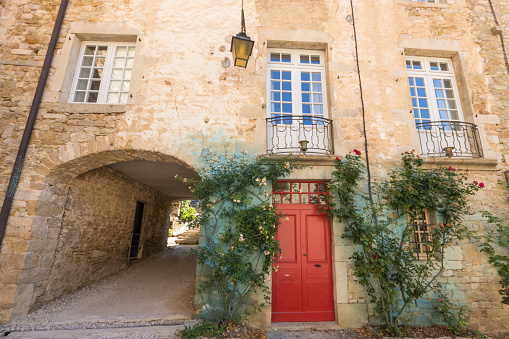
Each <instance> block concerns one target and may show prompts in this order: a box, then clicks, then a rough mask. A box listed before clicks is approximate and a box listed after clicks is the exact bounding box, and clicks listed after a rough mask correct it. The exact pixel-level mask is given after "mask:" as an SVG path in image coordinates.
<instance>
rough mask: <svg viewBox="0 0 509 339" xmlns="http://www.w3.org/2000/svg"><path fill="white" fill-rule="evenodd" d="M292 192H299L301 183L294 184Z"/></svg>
mask: <svg viewBox="0 0 509 339" xmlns="http://www.w3.org/2000/svg"><path fill="white" fill-rule="evenodd" d="M292 192H299V183H298V182H293V183H292Z"/></svg>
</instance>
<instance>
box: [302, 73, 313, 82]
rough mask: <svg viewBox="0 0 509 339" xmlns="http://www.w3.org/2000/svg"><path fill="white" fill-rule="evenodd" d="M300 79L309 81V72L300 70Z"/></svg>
mask: <svg viewBox="0 0 509 339" xmlns="http://www.w3.org/2000/svg"><path fill="white" fill-rule="evenodd" d="M300 80H302V81H311V76H310V75H309V73H306V72H302V73H301V74H300Z"/></svg>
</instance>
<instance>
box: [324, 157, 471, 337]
mask: <svg viewBox="0 0 509 339" xmlns="http://www.w3.org/2000/svg"><path fill="white" fill-rule="evenodd" d="M354 152H355V153H356V155H353V154H348V155H347V156H346V158H345V159H339V158H338V159H337V162H336V168H337V170H336V171H335V172H334V174H333V179H332V180H331V182H330V183H329V188H330V192H331V193H332V194H331V195H333V194H335V195H336V197H337V201H338V202H335V201H329V202H328V205H329V210H328V213H329V217H330V218H333V217H337V218H338V219H339V220H340V221H343V222H344V223H345V225H346V227H345V232H344V234H343V237H344V238H347V239H350V240H352V241H353V243H354V244H355V245H357V246H358V248H359V250H357V251H356V252H354V254H353V255H352V257H351V259H353V262H354V265H355V275H356V276H357V277H358V278H359V283H360V284H361V285H363V286H364V287H365V288H366V289H367V292H368V295H369V296H370V298H371V302H373V303H375V304H376V312H377V314H379V315H381V316H382V321H384V322H385V324H386V325H387V327H388V330H389V331H392V332H393V333H397V331H398V325H399V324H400V323H401V321H402V317H403V312H404V311H405V309H406V308H407V306H408V305H409V304H410V303H411V302H413V301H415V300H416V299H419V298H421V297H423V296H424V295H426V293H428V292H430V291H431V290H432V289H433V288H435V287H436V286H437V285H438V282H437V281H436V279H437V277H438V276H439V275H440V274H441V272H442V271H443V268H444V263H443V252H444V249H445V247H447V246H449V245H450V244H451V243H452V242H453V241H455V240H457V239H461V238H462V237H464V236H465V235H466V234H467V232H466V228H465V227H463V225H462V224H461V216H462V214H463V213H464V212H465V210H466V208H467V201H466V199H467V197H468V196H469V195H472V194H474V193H475V191H477V190H478V189H479V186H477V185H476V184H474V183H466V182H465V180H466V179H467V174H466V173H465V172H462V173H459V172H458V171H456V170H455V169H454V168H452V167H449V168H444V167H439V168H436V169H433V170H429V171H424V170H423V169H422V168H421V166H422V160H421V159H419V158H418V157H417V156H415V155H414V154H413V152H410V153H409V152H407V153H405V154H404V155H403V168H401V169H396V170H394V171H392V172H391V173H390V175H389V178H388V180H386V181H384V182H382V183H379V184H375V185H374V187H373V192H372V194H371V195H369V194H365V193H362V192H360V190H359V188H358V185H359V182H360V181H361V180H362V179H364V173H365V166H364V164H363V162H362V158H361V156H360V152H359V151H357V150H354ZM423 209H431V210H434V211H436V212H438V213H439V216H440V217H441V218H442V222H441V223H438V224H437V225H436V226H435V225H431V232H430V233H431V236H430V237H429V239H428V241H427V242H426V243H425V245H426V248H427V251H426V252H427V253H426V254H427V255H426V258H427V259H426V260H420V261H416V260H415V256H414V253H415V252H416V250H417V249H416V248H413V247H412V244H411V241H412V236H413V229H414V226H413V224H412V222H413V220H415V219H416V217H417V214H418V213H419V212H420V211H422V210H423Z"/></svg>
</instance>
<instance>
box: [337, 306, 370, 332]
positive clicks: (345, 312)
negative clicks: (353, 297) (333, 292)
mask: <svg viewBox="0 0 509 339" xmlns="http://www.w3.org/2000/svg"><path fill="white" fill-rule="evenodd" d="M367 306H368V304H337V311H336V319H337V323H338V325H339V327H341V328H360V327H363V326H365V325H366V324H367V323H368V307H367Z"/></svg>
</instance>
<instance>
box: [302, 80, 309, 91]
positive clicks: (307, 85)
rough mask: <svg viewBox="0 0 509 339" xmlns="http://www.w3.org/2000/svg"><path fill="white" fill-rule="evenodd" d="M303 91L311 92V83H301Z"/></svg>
mask: <svg viewBox="0 0 509 339" xmlns="http://www.w3.org/2000/svg"><path fill="white" fill-rule="evenodd" d="M301 89H302V91H303V92H309V91H311V84H310V83H309V82H303V83H301Z"/></svg>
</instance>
